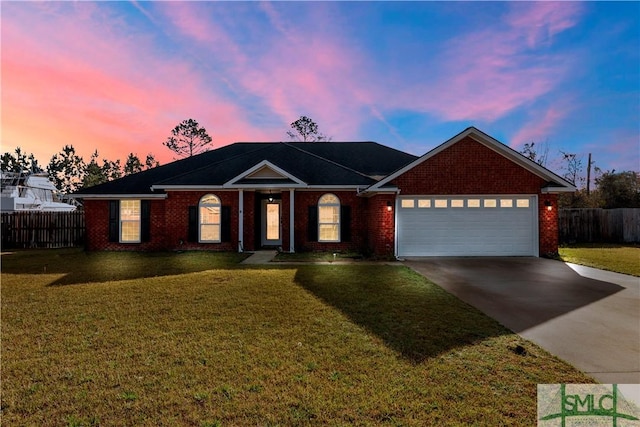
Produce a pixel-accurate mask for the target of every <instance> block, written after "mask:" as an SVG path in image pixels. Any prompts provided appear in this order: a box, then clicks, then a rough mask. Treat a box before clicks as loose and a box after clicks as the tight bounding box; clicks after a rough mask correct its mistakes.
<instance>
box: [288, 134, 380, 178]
mask: <svg viewBox="0 0 640 427" xmlns="http://www.w3.org/2000/svg"><path fill="white" fill-rule="evenodd" d="M280 144H284V145H286V146H287V147H291V148H293V149H294V150H298V151H301V152H303V153H305V154H308V155H310V156H313V157H316V158H318V159H321V160H324V161H325V162H328V163H331V164H333V165H336V166H338V167H341V168H342V169H345V170H348V171H351V172H353V173H356V174H358V175H360V176H363V177H365V178H369V179H372V180H374V181H377V180H376V179H375V178H374V177H372V176H370V175H367V174H365V173H363V172H360V171H357V170H355V169H353V168H350V167H348V166H345V165H343V164H340V163H338V162H336V161H335V160H331V159H327V158H326V157H322V156H321V155H319V154H316V153H311V152H309V151H307V150H303V149H302V148H300V147H295V146H293V145H291V143H289V142H286V141H282V142H280ZM319 144H327V143H325V142H321V143H319ZM329 144H330V143H329ZM337 144H340V143H337ZM374 144H377V143H376V142H374ZM372 185H373V184H372Z"/></svg>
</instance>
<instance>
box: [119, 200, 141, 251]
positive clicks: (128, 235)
mask: <svg viewBox="0 0 640 427" xmlns="http://www.w3.org/2000/svg"><path fill="white" fill-rule="evenodd" d="M140 205H141V204H140V200H120V241H121V242H122V243H138V242H140Z"/></svg>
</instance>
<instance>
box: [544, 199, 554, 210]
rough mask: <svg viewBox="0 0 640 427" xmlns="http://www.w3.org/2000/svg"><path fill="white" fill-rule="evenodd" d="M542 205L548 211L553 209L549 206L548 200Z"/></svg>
mask: <svg viewBox="0 0 640 427" xmlns="http://www.w3.org/2000/svg"><path fill="white" fill-rule="evenodd" d="M544 205H545V206H546V207H547V210H548V211H550V210H552V209H553V206H552V205H551V202H550V201H549V200H545V201H544Z"/></svg>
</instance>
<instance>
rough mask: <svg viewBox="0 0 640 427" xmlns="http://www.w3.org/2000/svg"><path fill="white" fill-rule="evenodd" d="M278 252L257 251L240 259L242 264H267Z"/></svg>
mask: <svg viewBox="0 0 640 427" xmlns="http://www.w3.org/2000/svg"><path fill="white" fill-rule="evenodd" d="M277 254H278V251H273V250H271V251H257V252H254V253H253V254H251V256H250V257H248V258H246V259H245V260H244V261H242V264H268V263H270V262H271V260H272V259H274V258H275V256H276V255H277Z"/></svg>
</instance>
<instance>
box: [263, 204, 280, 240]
mask: <svg viewBox="0 0 640 427" xmlns="http://www.w3.org/2000/svg"><path fill="white" fill-rule="evenodd" d="M261 222H262V227H261V228H262V233H261V234H262V246H281V245H282V226H281V220H280V200H272V201H269V200H263V201H262V221H261Z"/></svg>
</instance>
